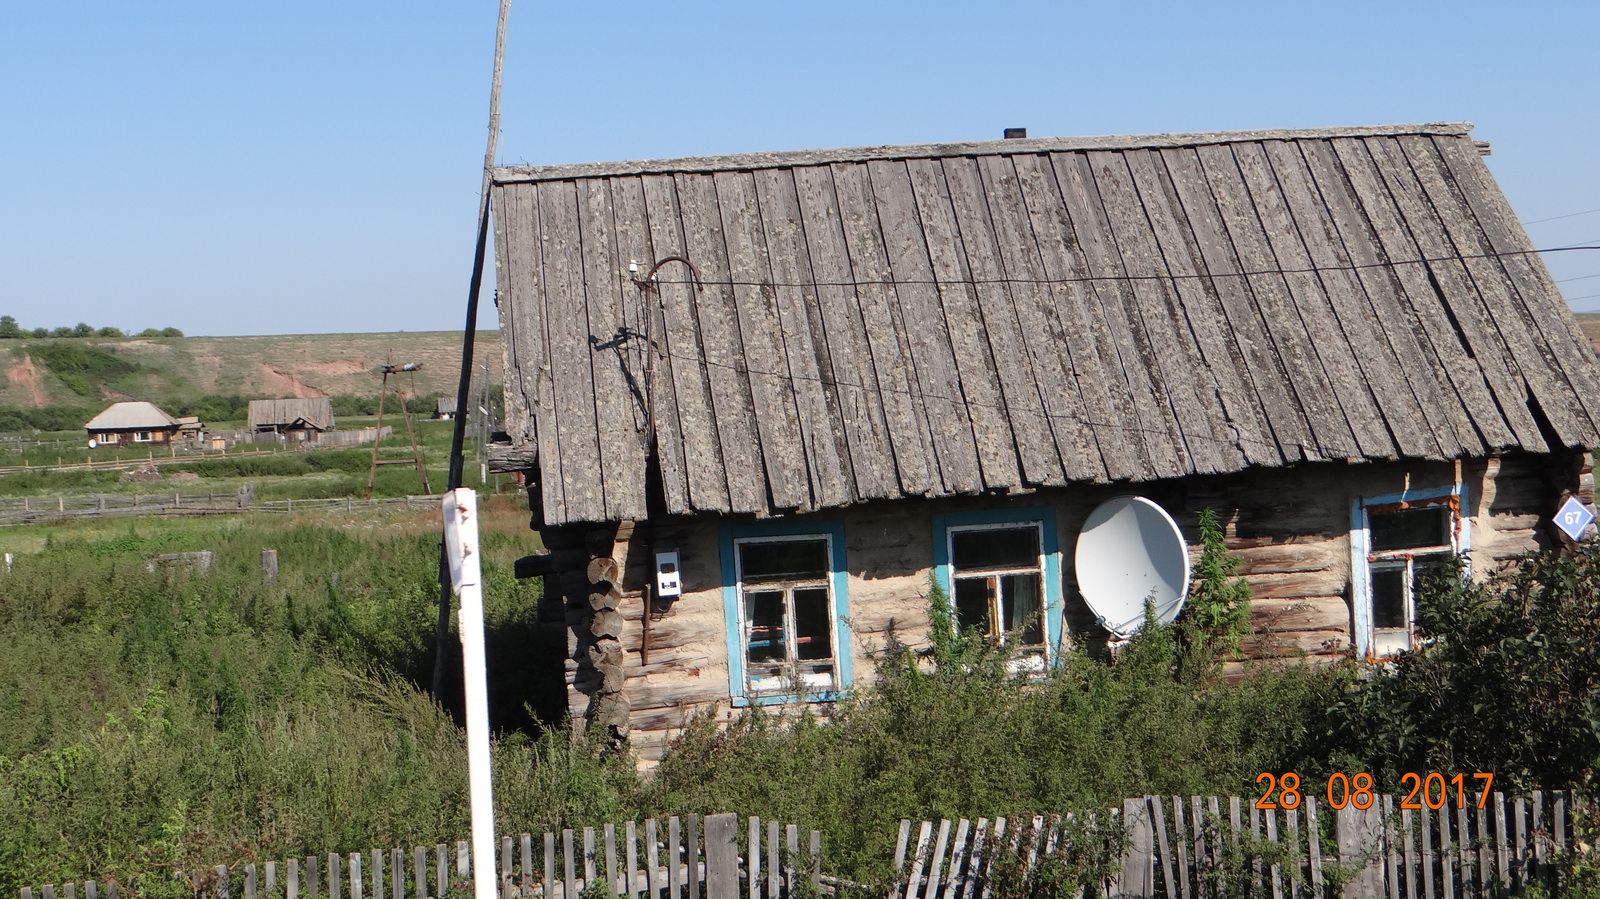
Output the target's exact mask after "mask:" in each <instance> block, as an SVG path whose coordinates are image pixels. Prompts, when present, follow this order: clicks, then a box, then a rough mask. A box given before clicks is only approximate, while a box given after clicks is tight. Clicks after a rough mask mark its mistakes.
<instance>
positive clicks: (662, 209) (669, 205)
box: [643, 175, 729, 512]
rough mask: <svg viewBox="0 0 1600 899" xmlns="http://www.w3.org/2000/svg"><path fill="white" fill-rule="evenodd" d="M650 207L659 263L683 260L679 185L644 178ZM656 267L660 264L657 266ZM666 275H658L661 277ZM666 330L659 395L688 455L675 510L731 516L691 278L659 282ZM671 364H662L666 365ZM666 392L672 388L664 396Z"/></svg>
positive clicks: (662, 331) (654, 177) (663, 330)
mask: <svg viewBox="0 0 1600 899" xmlns="http://www.w3.org/2000/svg"><path fill="white" fill-rule="evenodd" d="M643 180H644V198H645V207H646V209H647V211H648V216H649V222H650V245H651V247H652V248H653V249H654V250H655V253H656V259H668V258H671V257H673V256H677V257H680V258H681V257H683V256H684V255H685V254H686V253H688V242H687V240H686V239H685V237H684V234H683V213H682V211H681V210H680V208H679V206H678V191H677V184H676V183H675V182H674V181H673V179H672V176H670V175H646V176H645V177H644V179H643ZM651 267H654V261H652V263H651ZM661 274H662V273H660V272H658V273H657V275H658V276H659V275H661ZM656 284H657V285H658V288H659V296H660V303H661V306H660V313H661V328H660V330H658V331H656V334H657V335H658V339H659V340H660V341H661V352H663V353H665V354H666V359H665V360H659V361H658V362H657V368H656V370H657V373H658V374H659V373H660V372H661V371H662V370H663V369H665V370H667V371H669V372H671V381H670V383H668V384H660V383H658V385H657V387H656V388H655V390H656V392H657V393H660V394H661V395H662V398H663V399H665V400H671V405H672V407H673V413H674V415H675V417H676V421H675V422H674V423H675V424H676V425H677V430H676V431H675V432H674V433H673V435H672V436H673V438H674V439H675V440H677V441H678V445H679V446H680V447H681V448H682V453H683V468H682V469H681V470H682V472H683V488H684V496H683V499H682V502H683V503H684V505H683V507H682V508H681V509H679V508H676V507H672V506H671V500H670V499H669V500H668V505H669V507H670V508H673V511H679V512H688V511H690V510H710V511H717V512H726V511H729V503H728V481H727V465H726V462H725V461H724V460H723V458H722V446H721V444H720V443H719V440H718V436H717V430H716V428H717V424H716V413H715V412H714V410H713V408H712V401H711V385H710V383H709V382H708V379H707V377H706V354H705V347H704V345H703V344H702V341H701V335H700V328H699V321H698V316H697V315H696V310H695V289H694V280H693V279H692V278H691V277H688V276H686V275H677V276H671V275H669V276H666V277H658V278H657V280H656ZM663 362H664V363H665V364H662V363H663ZM662 388H669V389H668V390H666V391H663V389H662Z"/></svg>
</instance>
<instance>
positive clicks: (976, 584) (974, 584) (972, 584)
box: [955, 577, 994, 634]
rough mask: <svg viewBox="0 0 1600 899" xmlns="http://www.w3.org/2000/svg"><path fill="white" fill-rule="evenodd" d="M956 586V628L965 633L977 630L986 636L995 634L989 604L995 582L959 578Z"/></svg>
mask: <svg viewBox="0 0 1600 899" xmlns="http://www.w3.org/2000/svg"><path fill="white" fill-rule="evenodd" d="M955 586H956V627H957V628H958V629H960V630H963V631H965V630H967V629H968V628H977V629H978V630H979V631H981V632H982V633H985V634H989V633H993V632H994V628H993V627H991V626H990V623H989V603H990V601H991V600H992V599H993V596H994V590H993V587H994V581H993V580H992V579H990V578H986V577H958V578H956V585H955Z"/></svg>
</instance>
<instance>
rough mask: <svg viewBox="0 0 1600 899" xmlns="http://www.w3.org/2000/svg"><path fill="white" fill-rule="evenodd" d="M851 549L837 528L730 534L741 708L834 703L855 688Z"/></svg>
mask: <svg viewBox="0 0 1600 899" xmlns="http://www.w3.org/2000/svg"><path fill="white" fill-rule="evenodd" d="M843 546H844V535H843V529H842V527H841V526H839V525H837V524H825V525H822V526H820V527H819V526H817V525H811V526H809V527H807V526H804V525H801V524H798V523H773V524H751V525H735V526H727V527H725V528H724V535H723V570H724V578H725V581H724V582H725V584H729V585H731V586H729V587H727V590H726V592H727V594H728V595H727V603H728V609H727V613H728V614H727V624H728V633H729V641H728V657H729V659H728V660H729V665H728V667H729V674H730V678H731V681H732V683H731V684H730V686H731V688H732V692H733V696H734V701H735V704H736V705H742V704H748V703H749V702H781V701H784V700H786V699H792V698H794V697H795V696H797V695H799V696H804V697H805V698H807V699H809V700H819V701H820V700H828V699H832V698H834V697H835V696H836V695H837V693H838V692H839V691H840V690H843V689H845V688H846V687H848V686H849V685H850V659H849V648H850V643H849V631H848V627H847V623H846V621H845V600H844V591H845V582H846V581H845V574H844V560H843V558H842V554H843Z"/></svg>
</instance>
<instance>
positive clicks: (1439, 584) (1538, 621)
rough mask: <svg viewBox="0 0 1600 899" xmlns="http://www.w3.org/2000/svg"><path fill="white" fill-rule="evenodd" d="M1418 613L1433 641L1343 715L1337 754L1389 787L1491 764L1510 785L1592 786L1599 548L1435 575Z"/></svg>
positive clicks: (1335, 720) (1370, 686)
mask: <svg viewBox="0 0 1600 899" xmlns="http://www.w3.org/2000/svg"><path fill="white" fill-rule="evenodd" d="M1418 619H1419V626H1420V630H1421V633H1422V635H1423V637H1424V638H1425V639H1426V640H1427V641H1428V645H1427V646H1426V647H1425V648H1424V649H1423V650H1421V651H1420V652H1415V653H1407V654H1405V655H1402V656H1401V657H1400V658H1399V659H1397V660H1396V661H1395V663H1394V668H1393V671H1392V672H1390V673H1388V674H1386V675H1385V676H1381V677H1373V678H1369V679H1367V680H1364V681H1361V682H1358V683H1355V684H1352V686H1351V688H1350V691H1349V693H1348V695H1347V696H1346V697H1345V699H1344V700H1343V701H1342V702H1340V703H1339V704H1338V705H1337V706H1336V707H1335V708H1334V709H1333V710H1332V712H1331V715H1330V725H1331V727H1330V736H1331V737H1332V738H1334V743H1335V745H1336V746H1337V750H1336V751H1337V752H1342V753H1343V755H1344V757H1345V758H1346V759H1349V760H1351V762H1355V761H1356V760H1359V761H1360V762H1361V763H1364V765H1365V766H1366V767H1364V768H1363V769H1362V770H1368V771H1371V772H1372V774H1373V776H1374V777H1376V778H1377V779H1378V781H1379V783H1380V784H1381V785H1383V786H1384V787H1385V788H1386V789H1397V788H1398V787H1399V786H1400V777H1401V775H1402V774H1404V773H1405V772H1407V771H1465V772H1469V773H1470V772H1477V771H1485V772H1490V771H1492V772H1494V774H1495V787H1496V789H1505V790H1508V791H1509V790H1521V789H1530V788H1533V787H1545V788H1556V787H1568V786H1579V787H1581V786H1586V785H1588V783H1589V779H1590V777H1591V775H1592V772H1593V769H1594V768H1596V767H1597V766H1600V765H1597V763H1600V547H1597V546H1596V545H1595V544H1585V545H1584V546H1583V547H1582V548H1581V549H1580V550H1579V551H1578V552H1576V553H1574V554H1572V555H1565V556H1558V555H1555V554H1545V555H1535V556H1530V557H1528V558H1526V559H1524V560H1523V561H1522V562H1521V563H1520V564H1518V565H1516V566H1515V567H1513V568H1510V569H1508V570H1506V571H1503V572H1501V573H1499V574H1496V575H1495V576H1494V577H1492V578H1490V579H1489V580H1487V581H1486V582H1483V583H1477V584H1473V583H1468V582H1466V581H1465V580H1464V579H1463V578H1462V577H1461V572H1460V569H1459V568H1456V569H1450V568H1446V569H1444V570H1441V571H1438V572H1435V573H1433V575H1432V576H1431V577H1429V578H1428V579H1427V581H1426V582H1425V584H1424V585H1423V590H1422V597H1421V601H1420V602H1419V604H1418ZM1334 761H1336V762H1337V761H1339V760H1338V759H1335V760H1334ZM1346 770H1353V769H1348V768H1347V769H1346Z"/></svg>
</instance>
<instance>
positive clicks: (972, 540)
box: [950, 525, 1039, 571]
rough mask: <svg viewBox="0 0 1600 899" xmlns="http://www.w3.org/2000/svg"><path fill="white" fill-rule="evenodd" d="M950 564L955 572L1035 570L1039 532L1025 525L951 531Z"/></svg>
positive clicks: (1037, 561)
mask: <svg viewBox="0 0 1600 899" xmlns="http://www.w3.org/2000/svg"><path fill="white" fill-rule="evenodd" d="M950 563H951V564H952V565H954V566H955V567H956V570H957V571H983V570H985V569H989V570H992V569H995V568H1037V567H1038V566H1039V529H1038V528H1036V527H1034V526H1032V525H1027V526H1024V527H1020V528H985V529H983V530H977V531H955V532H953V533H952V534H951V535H950Z"/></svg>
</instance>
